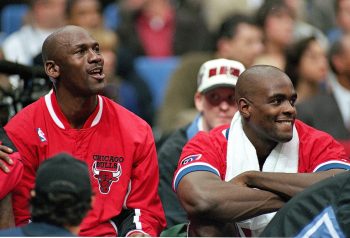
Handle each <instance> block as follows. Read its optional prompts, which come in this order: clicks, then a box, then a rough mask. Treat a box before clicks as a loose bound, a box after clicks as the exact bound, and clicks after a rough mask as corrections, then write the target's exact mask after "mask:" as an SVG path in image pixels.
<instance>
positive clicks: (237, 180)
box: [230, 171, 256, 187]
mask: <svg viewBox="0 0 350 238" xmlns="http://www.w3.org/2000/svg"><path fill="white" fill-rule="evenodd" d="M254 172H256V171H246V172H243V173H241V174H239V175H237V176H236V177H234V178H233V179H231V180H230V182H231V183H233V184H235V185H238V186H244V187H250V186H249V179H250V177H249V176H251V175H252V174H253V173H254Z"/></svg>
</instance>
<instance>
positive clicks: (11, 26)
mask: <svg viewBox="0 0 350 238" xmlns="http://www.w3.org/2000/svg"><path fill="white" fill-rule="evenodd" d="M28 10H29V7H28V5H27V4H24V3H23V4H22V3H14V4H8V5H6V6H4V7H3V8H2V10H1V13H0V14H1V32H2V33H3V34H4V35H5V36H8V35H9V34H11V33H12V32H14V31H17V30H18V29H19V28H21V26H22V25H23V17H24V16H25V14H26V13H27V12H28Z"/></svg>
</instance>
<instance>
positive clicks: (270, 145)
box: [243, 123, 278, 168]
mask: <svg viewBox="0 0 350 238" xmlns="http://www.w3.org/2000/svg"><path fill="white" fill-rule="evenodd" d="M243 131H244V133H245V134H246V136H247V137H248V139H249V141H250V142H251V143H252V145H253V146H254V148H255V150H256V155H257V157H258V160H259V165H260V168H262V166H263V165H264V163H265V160H266V158H267V157H268V156H269V155H270V153H271V151H272V150H273V149H274V148H275V147H276V145H277V144H278V143H277V142H274V141H271V140H264V139H261V138H259V137H257V136H256V132H255V131H253V130H252V129H251V128H250V127H249V126H247V125H246V124H245V123H243Z"/></svg>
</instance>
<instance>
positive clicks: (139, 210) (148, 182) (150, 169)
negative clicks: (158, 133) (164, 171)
mask: <svg viewBox="0 0 350 238" xmlns="http://www.w3.org/2000/svg"><path fill="white" fill-rule="evenodd" d="M147 128H148V129H147V136H145V140H144V142H143V143H142V144H141V145H140V148H138V149H137V156H138V158H135V162H134V165H133V168H132V171H131V178H130V181H131V183H130V187H129V189H130V192H129V194H127V195H126V196H127V197H126V199H125V203H124V204H125V206H124V208H125V209H126V210H124V211H123V212H126V213H127V214H126V219H124V222H123V224H124V227H123V232H122V233H121V234H118V236H119V235H125V236H140V235H146V236H147V235H149V236H159V235H160V232H161V231H162V230H163V229H164V228H165V226H166V221H165V215H164V211H163V207H162V204H161V201H160V198H159V196H158V184H159V171H158V160H157V153H156V148H155V144H154V138H153V135H152V131H151V129H150V127H147ZM118 231H119V232H120V229H119V228H118ZM123 233H124V234H123Z"/></svg>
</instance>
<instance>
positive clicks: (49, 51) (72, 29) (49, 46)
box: [42, 25, 88, 65]
mask: <svg viewBox="0 0 350 238" xmlns="http://www.w3.org/2000/svg"><path fill="white" fill-rule="evenodd" d="M79 31H80V32H86V34H88V32H87V31H86V30H85V29H84V28H81V27H78V26H73V25H68V26H64V27H62V28H60V29H58V30H57V31H55V32H53V33H52V34H51V35H49V36H48V37H47V38H46V39H45V41H44V43H43V46H42V58H43V62H44V65H45V62H46V61H47V60H54V61H55V60H57V58H58V57H59V54H58V53H59V52H60V51H61V50H62V48H61V47H62V46H63V45H65V44H68V42H69V40H68V39H69V38H70V36H71V35H73V34H75V33H77V32H79Z"/></svg>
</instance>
